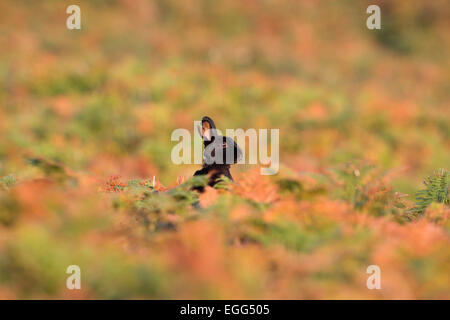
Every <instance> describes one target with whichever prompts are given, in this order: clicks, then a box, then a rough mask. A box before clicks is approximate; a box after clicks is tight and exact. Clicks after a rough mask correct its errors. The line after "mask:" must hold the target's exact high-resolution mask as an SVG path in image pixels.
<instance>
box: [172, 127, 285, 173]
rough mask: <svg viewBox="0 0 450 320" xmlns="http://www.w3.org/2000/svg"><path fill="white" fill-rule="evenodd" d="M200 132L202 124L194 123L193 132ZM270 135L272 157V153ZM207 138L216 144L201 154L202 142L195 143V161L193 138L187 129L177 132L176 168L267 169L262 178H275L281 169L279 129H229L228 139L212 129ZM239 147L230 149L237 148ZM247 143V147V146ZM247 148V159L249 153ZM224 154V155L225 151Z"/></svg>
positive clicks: (175, 134)
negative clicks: (231, 166) (242, 166)
mask: <svg viewBox="0 0 450 320" xmlns="http://www.w3.org/2000/svg"><path fill="white" fill-rule="evenodd" d="M196 127H197V128H198V130H199V136H200V137H202V134H201V127H202V122H201V121H194V129H195V128H196ZM269 133H270V155H269V152H268V149H269V142H268V140H269ZM208 137H209V139H211V137H212V141H214V142H213V143H211V144H209V145H208V146H207V147H206V148H205V150H204V152H203V153H202V142H201V139H200V138H199V139H194V141H193V148H194V152H193V157H192V136H191V133H190V131H189V130H187V129H184V128H179V129H175V130H174V131H173V132H172V135H171V141H178V142H179V143H177V144H176V145H175V146H174V147H173V148H172V152H171V159H172V162H173V163H174V164H177V165H179V164H202V161H204V162H205V164H212V163H216V164H234V163H237V164H258V160H259V164H261V165H263V166H267V167H263V168H261V174H262V175H274V174H276V173H278V169H279V158H280V156H279V142H280V131H279V129H259V130H256V129H247V130H245V131H244V130H243V129H226V130H225V136H223V135H222V132H221V131H220V130H219V129H216V128H211V130H209V132H208ZM235 138H236V142H237V147H236V148H230V146H232V145H235V144H234V139H235ZM246 141H248V145H247V144H246ZM247 147H248V155H247V154H246V150H247ZM224 150H225V151H224Z"/></svg>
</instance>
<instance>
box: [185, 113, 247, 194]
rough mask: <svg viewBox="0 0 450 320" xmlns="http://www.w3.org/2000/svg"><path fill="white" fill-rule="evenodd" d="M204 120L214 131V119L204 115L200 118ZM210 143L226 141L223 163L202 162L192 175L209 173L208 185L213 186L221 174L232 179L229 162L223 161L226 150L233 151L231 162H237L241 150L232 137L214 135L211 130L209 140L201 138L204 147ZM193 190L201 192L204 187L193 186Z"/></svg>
mask: <svg viewBox="0 0 450 320" xmlns="http://www.w3.org/2000/svg"><path fill="white" fill-rule="evenodd" d="M205 121H206V122H208V123H209V124H210V126H211V131H215V130H216V125H215V123H214V121H213V120H212V119H211V118H210V117H206V116H205V117H203V118H202V124H203V122H205ZM200 134H201V131H200ZM216 140H218V141H216ZM211 143H226V145H227V147H226V148H224V153H223V154H224V159H223V160H224V161H223V163H210V164H208V163H203V166H202V169H200V170H197V171H196V172H195V173H194V176H199V175H209V178H208V186H210V187H213V186H214V185H216V184H217V183H218V180H219V179H220V177H222V176H225V177H227V178H228V179H230V180H232V181H233V177H232V176H231V172H230V164H226V163H225V155H226V154H227V152H233V163H237V162H238V160H239V158H240V156H241V155H242V152H241V150H240V148H239V146H238V145H237V143H235V142H234V140H233V139H231V138H228V137H223V136H219V135H216V134H215V132H213V134H212V136H211V139H210V140H203V145H204V147H205V149H206V147H208V146H209V145H210V144H211ZM213 152H214V151H213ZM213 154H214V153H213ZM205 157H206V155H205ZM209 162H210V161H209ZM194 190H197V191H199V192H203V191H204V188H203V187H196V188H194Z"/></svg>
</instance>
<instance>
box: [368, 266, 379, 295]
mask: <svg viewBox="0 0 450 320" xmlns="http://www.w3.org/2000/svg"><path fill="white" fill-rule="evenodd" d="M366 273H367V274H371V276H370V277H369V278H367V283H366V285H367V289H369V290H373V289H381V269H380V267H379V266H377V265H375V264H372V265H370V266H368V267H367V269H366Z"/></svg>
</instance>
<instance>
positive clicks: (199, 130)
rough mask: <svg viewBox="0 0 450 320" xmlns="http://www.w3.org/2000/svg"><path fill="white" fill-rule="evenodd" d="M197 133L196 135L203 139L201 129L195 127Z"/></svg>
mask: <svg viewBox="0 0 450 320" xmlns="http://www.w3.org/2000/svg"><path fill="white" fill-rule="evenodd" d="M197 132H198V135H199V136H200V138H203V137H202V127H200V126H197Z"/></svg>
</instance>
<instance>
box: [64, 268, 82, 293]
mask: <svg viewBox="0 0 450 320" xmlns="http://www.w3.org/2000/svg"><path fill="white" fill-rule="evenodd" d="M66 273H68V274H71V275H70V276H69V277H67V280H66V287H67V289H69V290H74V289H78V290H79V289H81V269H80V267H79V266H77V265H75V264H73V265H70V266H68V267H67V270H66Z"/></svg>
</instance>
